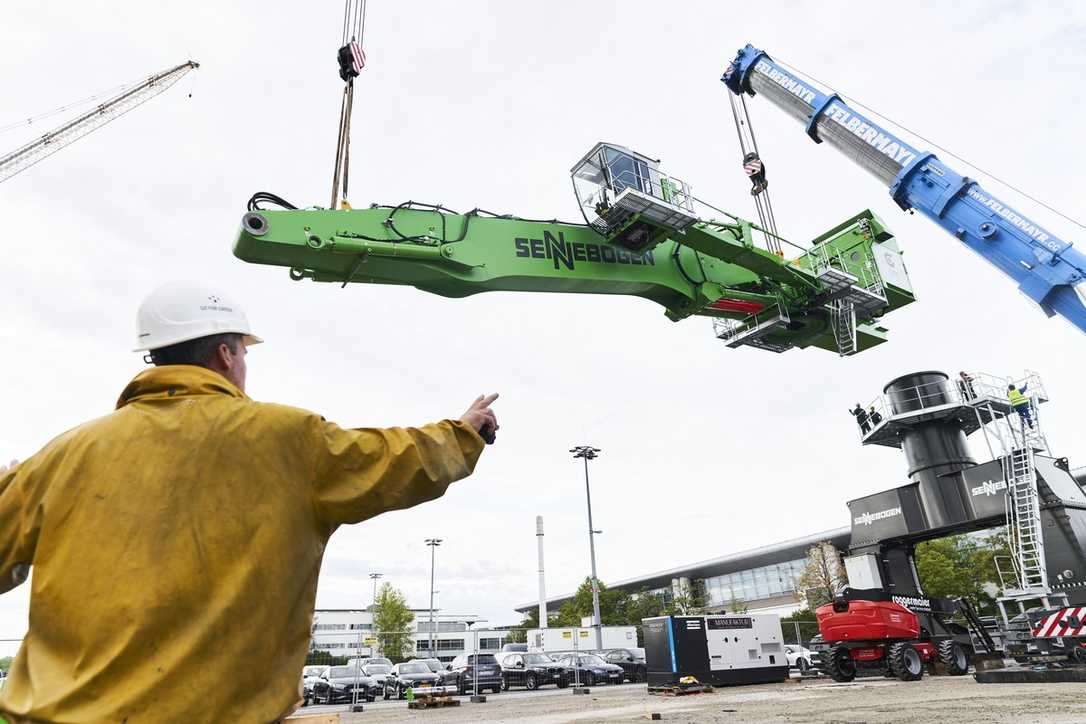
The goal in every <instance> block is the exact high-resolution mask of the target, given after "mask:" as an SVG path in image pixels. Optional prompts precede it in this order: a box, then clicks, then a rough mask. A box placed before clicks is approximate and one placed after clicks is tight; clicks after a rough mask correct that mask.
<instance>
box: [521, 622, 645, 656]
mask: <svg viewBox="0 0 1086 724" xmlns="http://www.w3.org/2000/svg"><path fill="white" fill-rule="evenodd" d="M600 638H601V639H602V642H603V648H604V649H605V650H606V649H628V648H633V647H636V646H637V627H636V626H601V627H600ZM528 649H529V650H530V651H542V652H544V653H548V654H553V653H558V652H562V651H595V650H596V630H595V629H594V628H592V627H591V626H571V627H568V628H534V629H531V630H530V631H528Z"/></svg>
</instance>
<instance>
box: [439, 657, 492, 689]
mask: <svg viewBox="0 0 1086 724" xmlns="http://www.w3.org/2000/svg"><path fill="white" fill-rule="evenodd" d="M476 656H478V659H479V672H478V680H479V690H478V691H475V680H476V672H475V659H476ZM448 671H449V673H450V674H455V676H456V678H455V679H453V678H452V677H449V678H447V679H446V680H445V683H447V684H455V685H456V688H457V689H458V690H459V691H460V693H461V694H466V693H468V690H469V689H470V690H472V692H473V693H475V694H481V693H483V692H484V691H486V690H487V689H490V690H491V691H493V692H494V693H495V694H496V693H498V692H499V691H501V690H502V668H501V666H499V665H498V659H496V658H495V657H494V654H461V655H460V656H457V657H456V658H455V659H453V660H452V662H451V663H450V664H449V666H448Z"/></svg>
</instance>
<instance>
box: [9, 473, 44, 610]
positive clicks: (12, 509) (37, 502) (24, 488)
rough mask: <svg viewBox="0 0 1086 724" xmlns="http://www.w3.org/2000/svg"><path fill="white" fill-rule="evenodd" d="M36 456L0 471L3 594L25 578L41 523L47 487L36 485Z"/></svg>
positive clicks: (32, 560)
mask: <svg viewBox="0 0 1086 724" xmlns="http://www.w3.org/2000/svg"><path fill="white" fill-rule="evenodd" d="M34 464H35V458H32V459H31V460H28V461H26V462H24V463H22V464H21V465H16V466H14V467H13V468H12V469H11V470H8V471H7V472H6V473H3V474H0V531H3V535H0V593H6V592H8V591H10V590H11V589H13V588H15V587H16V586H18V585H19V584H20V583H22V582H23V581H25V580H26V577H27V574H28V573H29V570H30V565H31V564H32V563H33V562H34V550H35V549H36V548H37V546H38V535H39V533H41V525H42V508H41V502H42V496H43V494H44V492H45V491H44V486H42V485H33V484H32V478H34V476H32V475H31V470H32V468H33V467H34Z"/></svg>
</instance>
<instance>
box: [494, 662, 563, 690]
mask: <svg viewBox="0 0 1086 724" xmlns="http://www.w3.org/2000/svg"><path fill="white" fill-rule="evenodd" d="M501 671H502V688H503V689H506V690H508V689H509V688H510V687H513V686H523V687H524V688H525V689H529V690H534V689H538V688H539V687H541V686H545V685H546V684H554V685H555V686H557V687H558V688H559V689H564V688H566V687H567V686H569V681H570V677H569V671H568V670H567V669H566V667H564V666H562V665H561V664H559V663H558V662H557V661H555V660H554V659H552V658H551V657H550V656H547V655H546V654H503V655H502V657H501Z"/></svg>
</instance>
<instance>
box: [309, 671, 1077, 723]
mask: <svg viewBox="0 0 1086 724" xmlns="http://www.w3.org/2000/svg"><path fill="white" fill-rule="evenodd" d="M1083 693H1084V689H1083V686H1082V685H1081V684H978V683H976V682H975V681H974V680H973V677H972V676H963V677H949V676H940V677H925V678H924V680H923V681H919V682H910V683H904V682H899V681H887V680H883V679H867V680H861V681H857V682H853V683H851V684H835V683H833V682H824V681H802V682H800V681H791V682H788V683H783V684H763V685H759V686H738V687H730V688H725V689H718V690H717V691H716V692H715V693H712V694H696V695H688V696H681V697H663V696H650V695H649V694H648V692H647V691H646V690H645V687H644V686H643V685H641V686H638V685H625V686H617V687H597V688H595V689H593V690H592V693H591V694H589V695H587V696H575V695H574V694H572V693H571V692H570V691H569V690H561V691H558V690H544V691H537V692H531V693H503V694H500V695H498V696H491V697H489V698H488V701H487V703H485V704H471V703H469V702H468V701H467V699H466V698H465V699H464V703H462V704H461V705H460V706H459V707H455V708H446V709H433V710H425V711H411V710H408V709H407V708H406V705H405V704H404V703H402V702H388V703H384V702H379V703H377V704H367V705H366V710H365V711H364V712H362V713H360V714H343V715H342V721H343V722H345V723H346V722H352V723H355V724H360V723H362V722H367V721H381V722H406V721H412V722H416V721H417V722H426V723H427V724H431V723H432V724H443V723H444V722H477V721H487V722H511V723H514V724H562V722H643V721H648V720H650V717H651V714H652V713H654V712H656V713H659V714H660V718H661V720H662V721H670V722H690V723H691V724H693V723H695V722H696V723H698V724H700V723H701V722H732V723H733V724H738V723H739V722H742V724H751V723H753V724H758V723H760V722H796V723H797V724H799V723H801V722H802V723H803V724H807V723H808V722H819V723H822V722H824V723H826V724H830V723H833V724H861V723H867V722H870V723H871V724H875V723H876V722H877V723H879V724H881V723H882V722H903V723H909V724H911V723H913V722H915V723H916V724H921V723H922V724H931V722H939V724H951V723H953V722H961V723H962V724H986V723H988V722H1031V723H1032V722H1037V723H1038V724H1041V723H1044V724H1064V723H1067V724H1070V723H1071V722H1086V697H1084V696H1083ZM322 708H323V707H322ZM310 712H312V710H310ZM310 712H306V713H310ZM301 713H302V712H299V714H301ZM313 713H315V712H313ZM302 722H303V724H304V720H302Z"/></svg>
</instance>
